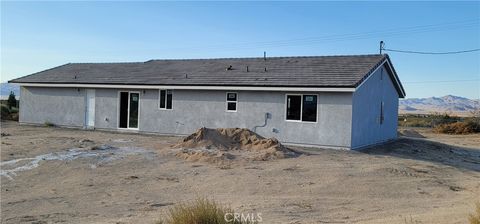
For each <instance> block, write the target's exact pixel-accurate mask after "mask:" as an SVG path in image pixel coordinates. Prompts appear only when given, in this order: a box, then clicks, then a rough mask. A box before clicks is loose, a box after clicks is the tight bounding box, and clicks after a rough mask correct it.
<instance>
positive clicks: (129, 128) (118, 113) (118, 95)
mask: <svg viewBox="0 0 480 224" xmlns="http://www.w3.org/2000/svg"><path fill="white" fill-rule="evenodd" d="M122 92H127V93H128V97H127V100H128V101H127V127H126V128H121V127H120V95H121V94H120V93H122ZM132 93H138V109H137V110H138V112H137V113H138V114H137V120H138V121H137V127H136V128H131V127H130V94H132ZM117 98H118V100H117V129H122V130H139V129H140V91H129V90H119V91H118V93H117Z"/></svg>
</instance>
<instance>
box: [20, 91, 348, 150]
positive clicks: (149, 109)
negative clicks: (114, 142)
mask: <svg viewBox="0 0 480 224" xmlns="http://www.w3.org/2000/svg"><path fill="white" fill-rule="evenodd" d="M119 91H120V90H118V89H96V91H95V128H98V129H117V126H118V125H117V122H118V121H117V119H118V92H119ZM133 91H139V92H140V118H139V119H140V123H139V131H140V132H155V133H160V134H182V135H185V134H190V133H192V132H194V131H195V130H196V129H198V128H200V127H209V128H219V127H241V128H250V129H252V128H253V127H254V126H256V125H262V124H263V123H264V118H265V113H267V112H268V113H270V114H271V118H270V119H268V121H267V126H266V127H259V128H257V129H256V131H257V132H258V133H259V134H261V135H263V136H265V137H275V138H277V139H279V140H280V141H282V142H285V143H297V144H305V145H322V146H334V147H344V148H349V147H350V143H351V142H350V140H351V128H352V124H351V122H352V94H351V93H325V92H321V93H313V94H318V110H317V111H318V119H317V122H316V123H304V122H292V121H286V120H285V94H286V92H266V91H236V92H237V93H238V105H237V112H226V105H225V98H226V95H225V94H226V92H229V91H198V90H175V91H174V92H173V110H160V109H159V108H158V104H159V90H145V91H144V90H133ZM232 92H235V91H232ZM305 94H306V93H305ZM309 94H311V93H309ZM84 97H85V90H84V89H80V91H77V89H76V88H32V87H28V88H23V89H22V101H21V107H20V110H21V113H20V121H21V122H25V123H43V122H45V121H46V120H48V121H50V122H53V123H55V124H58V125H66V126H83V125H84V117H85V114H84V113H85V99H84ZM273 129H275V130H277V131H276V132H274V131H273Z"/></svg>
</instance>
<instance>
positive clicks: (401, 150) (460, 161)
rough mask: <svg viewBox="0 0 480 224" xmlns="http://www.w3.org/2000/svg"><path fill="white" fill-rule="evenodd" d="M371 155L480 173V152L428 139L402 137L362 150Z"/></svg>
mask: <svg viewBox="0 0 480 224" xmlns="http://www.w3.org/2000/svg"><path fill="white" fill-rule="evenodd" d="M361 152H363V153H366V154H369V155H384V156H395V157H400V158H404V159H414V160H423V161H428V162H433V163H440V164H444V165H448V166H452V167H456V168H460V169H467V170H472V171H477V172H480V150H479V149H472V148H465V147H459V146H453V145H448V144H443V143H438V142H434V141H430V140H426V139H418V138H407V137H401V138H399V139H398V140H396V141H393V142H390V143H387V144H384V145H379V146H375V147H372V148H368V149H365V150H362V151H361Z"/></svg>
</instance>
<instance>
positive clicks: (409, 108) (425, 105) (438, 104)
mask: <svg viewBox="0 0 480 224" xmlns="http://www.w3.org/2000/svg"><path fill="white" fill-rule="evenodd" d="M398 109H399V113H401V114H428V113H448V114H452V115H469V114H471V112H472V111H474V110H479V109H480V100H479V99H475V100H472V99H468V98H465V97H460V96H452V95H447V96H444V97H429V98H410V99H404V100H400V102H399V108H398Z"/></svg>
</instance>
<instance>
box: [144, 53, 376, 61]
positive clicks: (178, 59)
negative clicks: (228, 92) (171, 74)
mask: <svg viewBox="0 0 480 224" xmlns="http://www.w3.org/2000/svg"><path fill="white" fill-rule="evenodd" d="M368 56H384V54H344V55H341V54H339V55H307V56H298V55H296V56H273V57H268V56H267V59H286V58H326V57H368ZM263 58H264V57H225V58H176V59H169V58H166V59H151V60H148V61H145V62H144V63H148V62H152V61H193V60H225V59H252V60H253V59H263Z"/></svg>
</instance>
